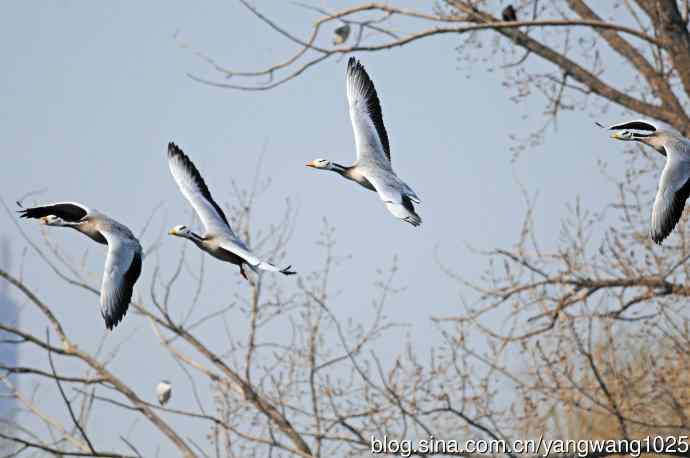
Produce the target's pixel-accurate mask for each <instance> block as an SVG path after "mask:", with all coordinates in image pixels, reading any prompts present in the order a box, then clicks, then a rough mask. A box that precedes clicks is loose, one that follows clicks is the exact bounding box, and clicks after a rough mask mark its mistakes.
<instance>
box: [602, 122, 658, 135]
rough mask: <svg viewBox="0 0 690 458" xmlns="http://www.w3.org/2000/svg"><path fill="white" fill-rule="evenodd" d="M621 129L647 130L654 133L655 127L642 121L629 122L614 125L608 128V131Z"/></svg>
mask: <svg viewBox="0 0 690 458" xmlns="http://www.w3.org/2000/svg"><path fill="white" fill-rule="evenodd" d="M623 129H634V130H648V131H650V132H655V131H656V127H654V126H653V125H651V124H649V123H648V122H644V121H630V122H625V123H623V124H615V125H613V126H611V127H609V130H623Z"/></svg>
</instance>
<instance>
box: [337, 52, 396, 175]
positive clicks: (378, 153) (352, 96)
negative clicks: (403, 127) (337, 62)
mask: <svg viewBox="0 0 690 458" xmlns="http://www.w3.org/2000/svg"><path fill="white" fill-rule="evenodd" d="M347 101H348V104H349V106H350V121H352V129H353V131H354V134H355V145H356V148H357V160H358V162H362V163H366V162H374V163H376V164H377V165H378V166H380V167H383V168H387V169H390V147H389V144H388V134H387V133H386V128H385V126H384V125H383V116H382V114H381V104H380V103H379V98H378V96H377V94H376V89H375V88H374V84H373V83H372V81H371V79H370V78H369V75H367V73H366V71H365V70H364V67H362V65H361V64H360V63H359V62H357V61H356V60H355V59H354V58H350V61H349V62H348V66H347Z"/></svg>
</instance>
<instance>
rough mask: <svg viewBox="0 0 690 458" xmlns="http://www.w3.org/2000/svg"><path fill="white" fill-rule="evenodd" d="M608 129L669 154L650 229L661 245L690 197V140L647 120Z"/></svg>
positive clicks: (655, 239) (654, 239)
mask: <svg viewBox="0 0 690 458" xmlns="http://www.w3.org/2000/svg"><path fill="white" fill-rule="evenodd" d="M608 129H610V130H615V131H616V132H615V133H614V134H613V135H612V137H613V138H615V139H617V140H623V141H636V142H640V143H644V144H646V145H648V146H651V147H652V148H654V149H655V150H656V151H657V152H659V153H660V154H662V155H663V156H665V157H666V165H665V166H664V170H663V171H662V172H661V177H660V179H659V186H658V188H657V193H656V197H655V199H654V207H653V208H652V218H651V223H650V230H649V234H650V237H651V239H652V240H653V241H654V242H656V243H658V244H661V243H662V242H663V240H664V239H665V238H666V237H668V236H669V234H670V233H671V232H672V231H673V229H674V228H675V227H676V225H677V224H678V221H679V220H680V218H681V216H682V215H683V208H684V207H685V201H686V200H687V198H688V197H690V140H688V139H687V138H685V137H683V136H682V135H681V134H679V133H678V132H675V131H673V130H670V129H659V128H657V127H656V126H655V125H654V124H652V123H650V122H648V121H628V122H625V123H621V124H614V125H612V126H610V127H609V128H608ZM635 131H642V132H635Z"/></svg>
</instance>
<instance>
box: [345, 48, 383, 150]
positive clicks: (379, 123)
mask: <svg viewBox="0 0 690 458" xmlns="http://www.w3.org/2000/svg"><path fill="white" fill-rule="evenodd" d="M347 74H348V78H350V77H352V78H355V79H356V81H357V82H358V86H359V88H360V91H361V92H362V94H363V95H364V99H365V100H366V101H367V111H368V112H369V117H370V118H371V120H372V122H373V123H374V127H376V132H377V133H378V134H379V139H380V140H381V146H383V152H384V153H385V154H386V157H387V158H388V160H389V161H390V160H391V153H390V145H389V143H388V133H387V132H386V127H385V126H384V125H383V115H382V114H381V103H380V102H379V97H378V95H377V94H376V88H375V87H374V83H373V82H372V81H371V78H369V75H368V74H367V72H366V70H364V66H362V64H360V63H359V62H358V61H357V59H355V58H354V57H350V60H348V61H347Z"/></svg>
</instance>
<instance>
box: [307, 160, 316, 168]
mask: <svg viewBox="0 0 690 458" xmlns="http://www.w3.org/2000/svg"><path fill="white" fill-rule="evenodd" d="M305 165H306V166H307V167H316V165H315V164H314V161H309V162H307V163H306V164H305Z"/></svg>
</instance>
